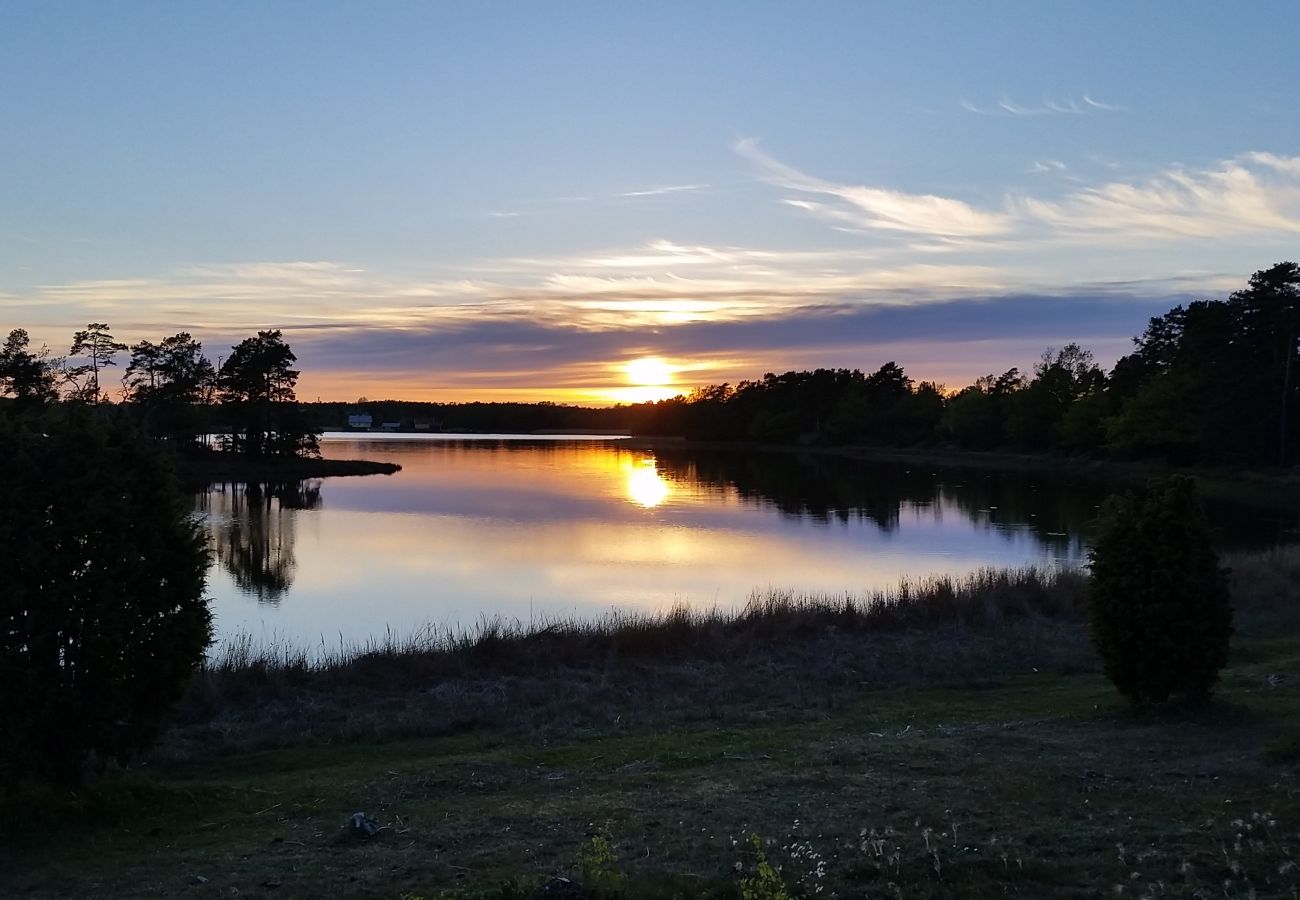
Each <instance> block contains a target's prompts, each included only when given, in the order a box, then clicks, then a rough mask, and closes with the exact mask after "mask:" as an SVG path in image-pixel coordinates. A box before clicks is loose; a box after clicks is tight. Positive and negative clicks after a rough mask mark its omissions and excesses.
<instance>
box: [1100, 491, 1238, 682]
mask: <svg viewBox="0 0 1300 900" xmlns="http://www.w3.org/2000/svg"><path fill="white" fill-rule="evenodd" d="M1090 558H1091V576H1090V579H1089V585H1088V608H1089V618H1090V625H1091V630H1092V640H1093V644H1094V645H1095V646H1096V648H1097V651H1098V653H1099V654H1100V656H1101V661H1102V667H1103V669H1104V670H1105V673H1106V676H1107V677H1108V678H1109V679H1110V680H1111V681H1112V682H1113V683H1114V685H1115V687H1116V688H1118V689H1119V691H1120V693H1121V694H1123V695H1124V696H1126V697H1128V698H1129V699H1130V700H1132V701H1133V702H1135V703H1163V702H1165V701H1166V700H1168V699H1169V698H1170V696H1171V695H1175V694H1178V695H1182V696H1184V697H1186V698H1187V699H1189V700H1201V699H1204V698H1206V697H1207V696H1208V695H1209V693H1210V690H1211V688H1212V687H1213V685H1214V682H1215V681H1216V680H1217V679H1218V673H1219V670H1220V669H1222V668H1223V666H1224V665H1225V664H1226V663H1227V661H1228V640H1229V637H1230V636H1231V634H1232V607H1231V602H1230V599H1229V595H1228V573H1227V570H1226V569H1223V568H1221V567H1220V566H1219V558H1218V554H1217V553H1216V552H1215V550H1214V546H1213V542H1212V535H1211V530H1210V526H1209V522H1208V520H1207V519H1206V517H1205V513H1204V511H1203V510H1202V509H1201V506H1200V503H1199V502H1198V500H1197V497H1196V492H1195V487H1194V484H1193V482H1192V480H1191V479H1190V478H1186V477H1181V476H1180V477H1174V478H1170V479H1167V480H1165V481H1163V482H1158V483H1154V484H1152V485H1151V486H1149V488H1148V489H1147V491H1146V492H1145V493H1144V494H1142V495H1140V496H1135V495H1133V494H1131V493H1130V494H1126V495H1123V496H1114V497H1111V498H1109V499H1108V500H1107V502H1106V504H1105V506H1104V507H1103V512H1102V520H1101V528H1100V532H1099V534H1098V535H1097V539H1096V543H1095V544H1094V546H1093V549H1092V551H1091V554H1090Z"/></svg>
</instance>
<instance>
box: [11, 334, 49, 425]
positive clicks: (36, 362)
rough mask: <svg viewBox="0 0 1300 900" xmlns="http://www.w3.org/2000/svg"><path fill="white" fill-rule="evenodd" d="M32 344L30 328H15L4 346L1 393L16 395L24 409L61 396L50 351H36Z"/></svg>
mask: <svg viewBox="0 0 1300 900" xmlns="http://www.w3.org/2000/svg"><path fill="white" fill-rule="evenodd" d="M30 343H31V339H30V338H29V337H28V336H27V332H26V330H25V329H22V328H15V329H14V330H13V331H11V332H9V336H8V337H7V338H6V339H5V342H4V346H3V347H0V395H8V396H10V397H12V398H13V399H14V401H15V402H16V403H17V404H18V406H19V408H20V409H29V408H32V407H39V406H43V405H44V404H46V403H52V402H53V401H55V400H57V399H58V396H59V393H58V389H57V387H56V386H55V379H54V371H53V367H52V366H51V365H50V363H49V361H48V359H47V354H46V352H45V351H44V350H42V351H41V352H39V353H32V352H31V351H29V350H28V349H27V348H28V346H29V345H30Z"/></svg>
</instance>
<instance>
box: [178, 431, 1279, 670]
mask: <svg viewBox="0 0 1300 900" xmlns="http://www.w3.org/2000/svg"><path fill="white" fill-rule="evenodd" d="M322 450H323V452H324V454H325V455H326V456H330V457H336V458H342V459H358V458H361V459H377V460H389V461H393V462H397V463H400V464H401V465H402V467H403V469H402V471H401V472H400V473H399V474H397V475H393V476H369V477H365V478H332V479H324V480H319V481H309V482H304V483H301V484H292V485H251V486H250V485H214V486H213V487H212V488H211V489H210V490H209V491H208V492H207V493H206V494H203V495H200V497H199V498H198V506H199V509H200V510H201V511H203V512H204V513H206V516H207V522H208V527H209V529H210V532H211V534H212V540H213V545H214V549H215V555H216V561H215V563H214V565H213V570H212V574H211V576H210V578H209V592H210V594H211V596H212V597H213V601H214V604H213V605H214V612H215V615H216V625H217V630H218V633H219V635H220V636H221V637H229V636H231V635H234V634H238V633H250V634H252V635H253V636H254V637H255V638H256V639H266V640H288V641H291V642H293V643H295V644H299V645H312V646H317V645H320V644H321V643H322V642H324V643H325V644H326V645H327V646H337V645H338V644H339V643H340V641H343V642H345V643H352V642H355V641H360V640H364V639H365V638H367V637H369V636H374V635H382V634H383V633H384V632H385V629H392V630H393V631H394V632H396V633H398V634H409V633H411V632H412V631H414V630H415V629H417V628H419V627H420V626H423V625H426V624H429V623H435V624H439V625H457V624H460V625H470V624H473V623H474V622H476V621H477V620H478V619H479V618H480V617H483V616H496V615H503V616H507V617H512V618H519V619H521V620H523V621H525V622H527V621H530V620H533V621H535V620H537V619H541V618H545V617H547V616H554V615H561V614H564V615H570V614H577V615H584V616H595V615H599V614H601V613H603V612H606V611H608V610H609V609H611V608H613V607H618V608H622V609H645V610H653V609H659V608H662V607H664V606H667V605H670V604H673V603H688V604H692V605H697V606H714V605H718V606H724V607H729V606H735V605H738V604H741V603H743V602H744V601H745V599H746V598H747V597H748V596H749V595H750V594H751V592H753V591H755V590H762V589H766V588H792V589H796V590H799V591H809V592H830V593H844V592H862V591H866V590H869V589H873V588H885V587H890V586H892V585H895V584H897V582H898V580H899V579H900V578H901V577H902V576H904V575H908V576H922V575H928V574H934V573H965V572H970V571H972V570H975V569H978V568H980V567H983V566H1016V565H1025V564H1034V565H1048V566H1051V565H1064V566H1074V565H1078V564H1080V563H1081V562H1082V561H1083V560H1084V559H1085V556H1086V549H1087V543H1086V542H1087V535H1088V524H1089V521H1090V520H1091V519H1092V517H1093V515H1094V514H1095V511H1096V505H1097V504H1098V503H1099V502H1100V498H1101V497H1102V496H1103V495H1104V493H1105V489H1104V488H1103V487H1100V486H1098V485H1096V484H1088V483H1080V482H1075V481H1071V480H1069V479H1068V478H1064V477H1048V476H1043V475H1026V474H1023V473H999V472H981V471H972V470H940V469H935V468H934V467H931V466H917V465H911V464H901V463H870V464H867V463H862V462H854V461H846V460H835V459H827V458H821V457H814V456H809V457H800V456H797V455H750V454H740V453H700V452H694V451H692V452H687V451H667V452H665V451H659V452H654V453H652V452H648V451H640V450H631V449H627V448H624V447H621V446H620V445H619V442H617V441H610V440H576V439H573V438H562V439H549V440H547V439H530V440H510V439H498V438H490V437H480V438H474V439H468V438H462V439H449V438H448V437H447V436H437V437H433V436H414V437H412V436H400V437H399V436H395V435H384V436H379V435H374V436H366V437H365V438H361V439H358V438H355V437H342V436H328V435H327V436H326V439H325V440H324V441H323V442H322ZM1215 514H1216V517H1218V518H1221V519H1222V518H1224V517H1229V518H1232V519H1233V520H1234V522H1235V525H1234V532H1235V533H1238V534H1245V536H1246V537H1245V540H1247V541H1248V542H1251V541H1253V542H1258V543H1265V542H1268V540H1269V538H1270V535H1271V534H1272V531H1273V530H1276V529H1277V528H1278V527H1281V526H1279V524H1278V523H1277V522H1276V521H1274V520H1272V519H1267V518H1266V517H1264V518H1261V517H1259V516H1256V515H1254V514H1252V513H1251V512H1250V511H1247V510H1225V509H1219V510H1216V511H1215ZM1252 527H1253V528H1254V529H1255V530H1256V531H1258V532H1259V533H1258V534H1254V533H1253V532H1251V529H1252Z"/></svg>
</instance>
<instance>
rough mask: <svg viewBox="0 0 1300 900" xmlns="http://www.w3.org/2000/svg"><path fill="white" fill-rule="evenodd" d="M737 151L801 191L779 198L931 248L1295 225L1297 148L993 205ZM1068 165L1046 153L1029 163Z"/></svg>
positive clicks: (1201, 234)
mask: <svg viewBox="0 0 1300 900" xmlns="http://www.w3.org/2000/svg"><path fill="white" fill-rule="evenodd" d="M736 152H737V153H739V154H740V155H741V156H743V157H745V158H747V159H749V160H751V161H753V162H755V163H757V164H758V166H759V168H760V173H761V177H762V178H763V179H764V180H765V181H767V182H769V183H771V184H774V185H776V186H778V187H781V188H784V189H786V190H790V191H795V192H797V193H799V194H802V195H804V196H802V197H788V196H787V197H783V198H781V202H782V203H783V204H785V205H787V206H792V207H795V208H797V209H802V210H805V211H806V212H809V213H811V214H813V215H816V216H818V217H820V218H823V219H826V220H828V221H829V222H830V223H831V224H832V225H833V226H835V227H838V228H841V229H843V228H846V227H847V228H854V229H857V230H858V231H860V232H873V231H875V232H878V231H882V230H883V231H906V232H909V233H911V234H914V235H920V236H926V237H929V238H931V239H932V241H933V242H935V244H936V246H934V247H931V248H929V249H953V248H954V247H957V246H961V247H964V248H965V249H973V248H977V247H978V248H983V249H984V250H985V251H992V250H995V249H997V247H996V246H995V245H996V244H1002V245H1004V246H1005V245H1006V240H1004V239H1009V238H1012V237H1014V238H1015V243H1016V245H1017V246H1018V247H1019V248H1020V249H1021V250H1026V249H1029V248H1031V247H1032V246H1033V245H1035V244H1042V243H1047V242H1054V241H1055V242H1060V241H1068V240H1071V239H1075V238H1079V237H1086V238H1087V239H1089V240H1091V241H1108V240H1114V241H1118V242H1121V243H1124V244H1138V243H1149V242H1153V241H1154V242H1166V243H1167V242H1171V241H1178V240H1184V239H1192V238H1214V237H1229V236H1241V235H1250V234H1279V233H1296V232H1300V156H1295V157H1287V156H1279V155H1276V154H1273V153H1264V152H1251V153H1245V154H1242V155H1241V156H1239V157H1235V158H1232V159H1228V160H1223V161H1221V162H1219V163H1218V164H1216V165H1213V166H1210V167H1206V168H1201V169H1192V168H1188V167H1184V166H1171V167H1169V168H1167V169H1165V170H1164V171H1162V172H1158V173H1157V174H1155V175H1153V176H1149V177H1147V178H1146V179H1145V180H1143V181H1136V180H1111V181H1106V182H1102V183H1100V184H1096V185H1092V186H1088V187H1083V188H1075V189H1073V190H1071V191H1070V192H1068V193H1066V194H1064V195H1059V196H1034V195H1029V194H1008V195H1007V196H1006V197H1005V198H1004V200H1003V202H1002V204H1001V206H1000V208H998V209H980V208H977V207H974V206H972V205H970V204H968V203H965V202H964V201H961V200H957V199H955V198H949V197H938V196H933V195H917V194H906V193H902V192H900V191H894V190H889V189H887V188H882V187H868V186H852V185H842V184H836V183H834V182H830V181H826V180H824V179H820V178H817V177H815V176H812V175H808V174H806V173H804V172H801V171H799V170H798V169H795V168H794V167H793V166H790V165H787V164H786V163H783V162H780V161H778V160H776V159H774V158H773V157H771V156H770V155H768V154H767V153H765V152H763V151H762V150H761V149H759V146H758V144H757V142H756V141H755V140H753V139H746V140H744V141H741V142H739V143H738V144H737V145H736ZM1066 170H1067V166H1066V164H1065V163H1063V162H1060V161H1059V160H1050V159H1049V160H1038V161H1036V162H1034V163H1033V165H1032V167H1031V169H1030V171H1031V172H1035V173H1063V172H1065V171H1066ZM1072 180H1074V179H1072ZM809 198H812V199H809ZM913 249H925V248H922V247H918V246H916V245H913Z"/></svg>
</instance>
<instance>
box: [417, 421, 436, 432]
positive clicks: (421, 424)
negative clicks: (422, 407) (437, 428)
mask: <svg viewBox="0 0 1300 900" xmlns="http://www.w3.org/2000/svg"><path fill="white" fill-rule="evenodd" d="M415 430H416V431H432V430H433V422H431V421H430V420H428V419H416V420H415Z"/></svg>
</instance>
